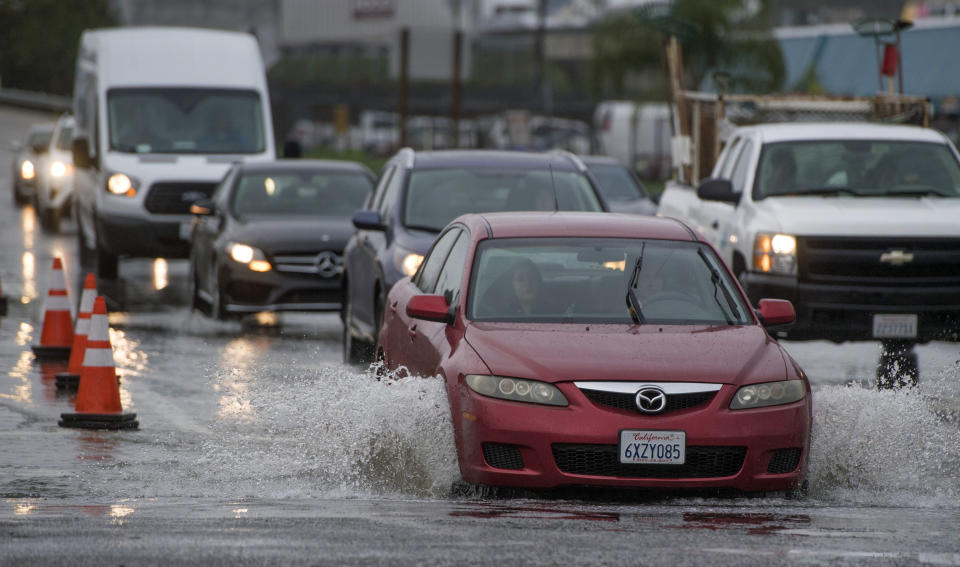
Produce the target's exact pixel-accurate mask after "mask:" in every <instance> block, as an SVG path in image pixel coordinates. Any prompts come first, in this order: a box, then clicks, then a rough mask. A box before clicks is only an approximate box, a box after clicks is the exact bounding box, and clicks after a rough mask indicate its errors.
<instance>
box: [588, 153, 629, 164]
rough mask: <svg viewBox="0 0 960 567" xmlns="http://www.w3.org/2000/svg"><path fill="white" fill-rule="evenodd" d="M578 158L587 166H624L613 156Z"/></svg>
mask: <svg viewBox="0 0 960 567" xmlns="http://www.w3.org/2000/svg"><path fill="white" fill-rule="evenodd" d="M577 157H579V158H580V161H582V162H583V163H585V164H587V165H623V164H621V163H620V160H618V159H617V158H615V157H612V156H599V155H590V156H577Z"/></svg>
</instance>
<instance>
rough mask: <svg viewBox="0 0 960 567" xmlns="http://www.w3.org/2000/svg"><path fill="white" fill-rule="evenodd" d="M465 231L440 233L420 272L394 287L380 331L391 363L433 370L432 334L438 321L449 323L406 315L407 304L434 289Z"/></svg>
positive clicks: (420, 371)
mask: <svg viewBox="0 0 960 567" xmlns="http://www.w3.org/2000/svg"><path fill="white" fill-rule="evenodd" d="M462 232H463V231H462V229H461V228H460V227H459V226H454V227H452V228H450V229H448V230H447V231H446V232H444V233H443V234H442V235H440V237H439V238H437V240H436V242H434V244H433V248H431V249H430V252H428V253H427V257H426V258H425V259H424V261H423V264H422V265H421V266H420V269H419V270H418V271H417V273H416V274H414V276H413V277H412V278H410V279H409V280H401V282H400V283H399V284H398V285H397V286H395V288H394V289H393V290H392V291H391V293H390V297H389V302H388V305H387V306H386V310H385V312H384V332H383V333H382V335H381V339H382V341H383V342H384V343H385V345H384V347H385V350H386V352H388V353H390V354H389V360H388V363H389V365H390V366H391V367H396V366H406V367H407V369H408V371H409V372H410V373H411V374H415V375H426V376H430V375H432V374H433V373H432V371H431V368H430V366H429V361H430V360H431V359H432V358H433V356H432V355H431V354H429V352H430V351H433V350H435V349H434V347H433V346H432V345H431V341H430V337H431V336H432V334H434V333H435V332H436V329H437V328H438V327H437V326H438V325H439V326H446V325H445V323H436V322H432V321H425V320H423V319H414V318H412V317H410V316H409V315H407V309H406V308H407V304H408V303H409V301H410V298H411V297H413V296H414V295H420V294H431V293H433V290H434V289H435V287H436V284H437V280H438V279H439V277H440V273H441V271H442V269H443V266H444V263H445V262H446V259H447V256H448V255H449V253H450V250H451V248H453V245H454V243H455V242H457V240H458V238H460V236H461V233H462Z"/></svg>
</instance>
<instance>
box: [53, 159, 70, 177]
mask: <svg viewBox="0 0 960 567" xmlns="http://www.w3.org/2000/svg"><path fill="white" fill-rule="evenodd" d="M72 169H73V167H72V166H71V165H70V164H68V163H64V162H62V161H60V160H56V161H54V162H53V163H51V164H50V175H51V176H53V177H64V176H67V175H70V173H71V170H72Z"/></svg>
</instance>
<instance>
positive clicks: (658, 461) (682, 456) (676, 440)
mask: <svg viewBox="0 0 960 567" xmlns="http://www.w3.org/2000/svg"><path fill="white" fill-rule="evenodd" d="M686 458H687V434H686V432H684V431H645V430H636V429H628V430H625V431H621V432H620V462H621V463H630V464H636V465H682V464H683V463H684V462H685V461H686Z"/></svg>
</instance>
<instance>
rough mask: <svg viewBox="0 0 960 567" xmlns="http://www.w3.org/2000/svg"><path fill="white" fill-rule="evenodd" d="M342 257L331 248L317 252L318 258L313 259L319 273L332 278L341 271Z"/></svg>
mask: <svg viewBox="0 0 960 567" xmlns="http://www.w3.org/2000/svg"><path fill="white" fill-rule="evenodd" d="M340 262H341V260H340V258H339V257H337V255H336V254H334V253H333V252H330V251H329V250H327V251H325V252H321V253H319V254H317V259H316V260H314V261H313V267H314V268H315V269H316V270H317V273H318V274H320V275H321V276H323V277H325V278H332V277H333V276H336V275H337V274H339V273H340V270H341V267H340Z"/></svg>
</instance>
